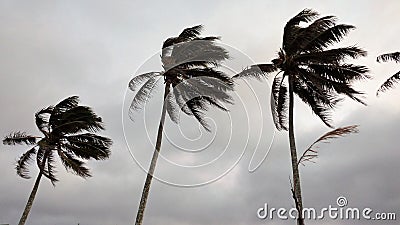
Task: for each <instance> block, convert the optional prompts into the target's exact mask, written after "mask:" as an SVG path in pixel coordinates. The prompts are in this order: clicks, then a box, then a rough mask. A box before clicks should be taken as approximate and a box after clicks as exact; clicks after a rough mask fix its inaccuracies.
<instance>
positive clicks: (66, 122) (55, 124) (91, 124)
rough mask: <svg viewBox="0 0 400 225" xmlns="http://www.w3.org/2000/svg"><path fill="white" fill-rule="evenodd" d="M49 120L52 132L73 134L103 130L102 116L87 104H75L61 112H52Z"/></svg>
mask: <svg viewBox="0 0 400 225" xmlns="http://www.w3.org/2000/svg"><path fill="white" fill-rule="evenodd" d="M51 122H52V124H51V125H52V128H53V133H60V134H74V133H77V132H81V131H89V132H97V131H100V130H104V125H103V121H102V118H101V117H99V116H97V115H96V113H95V112H94V111H93V110H92V109H91V108H90V107H88V106H76V107H73V108H71V109H68V110H67V111H65V112H63V113H60V114H57V115H54V114H53V115H52V121H51Z"/></svg>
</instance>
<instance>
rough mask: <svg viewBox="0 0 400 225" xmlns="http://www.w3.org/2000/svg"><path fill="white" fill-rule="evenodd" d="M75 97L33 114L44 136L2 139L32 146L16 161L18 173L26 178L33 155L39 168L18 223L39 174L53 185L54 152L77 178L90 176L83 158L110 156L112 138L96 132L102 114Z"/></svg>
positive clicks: (28, 205)
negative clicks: (83, 104)
mask: <svg viewBox="0 0 400 225" xmlns="http://www.w3.org/2000/svg"><path fill="white" fill-rule="evenodd" d="M78 102H79V98H78V96H72V97H68V98H66V99H64V100H62V101H61V102H60V103H58V104H57V105H55V106H49V107H47V108H44V109H42V110H40V111H39V112H37V113H36V114H35V120H36V126H37V128H38V129H39V130H40V132H41V133H42V134H43V136H33V135H28V134H26V133H25V132H20V131H17V132H13V133H10V134H9V135H7V136H6V137H5V138H4V139H3V144H5V145H16V144H26V145H29V146H31V147H30V149H29V150H28V151H26V152H25V153H24V154H23V155H22V156H21V157H20V158H19V160H18V161H17V163H16V167H15V168H16V170H17V174H18V175H19V176H20V177H22V178H26V179H29V178H30V176H29V168H28V166H29V163H30V161H31V160H33V158H34V157H35V155H36V164H37V166H38V167H39V174H38V175H37V178H36V181H35V184H34V186H33V189H32V192H31V194H30V196H29V199H28V202H27V203H26V206H25V209H24V212H23V214H22V216H21V219H20V221H19V223H18V224H19V225H23V224H25V221H26V219H27V218H28V214H29V211H30V210H31V208H32V205H33V201H34V199H35V196H36V193H37V191H38V188H39V183H40V180H41V178H42V176H45V177H46V178H48V179H49V180H50V182H51V183H52V184H53V185H55V183H56V182H57V181H58V179H57V177H56V171H55V164H56V161H55V157H56V154H57V155H58V156H59V157H60V159H61V162H62V164H63V165H64V167H65V168H66V170H67V171H70V172H72V173H74V174H76V175H78V176H80V177H83V178H87V177H90V176H91V173H90V171H89V169H88V168H87V167H86V166H85V162H84V161H83V160H89V159H95V160H104V159H107V158H108V157H109V156H110V147H111V144H112V141H111V139H109V138H106V137H102V136H99V135H96V134H95V133H96V132H98V131H100V130H104V125H103V122H102V119H101V117H99V116H97V115H96V114H95V113H94V112H93V111H92V109H91V108H89V107H87V106H79V105H78Z"/></svg>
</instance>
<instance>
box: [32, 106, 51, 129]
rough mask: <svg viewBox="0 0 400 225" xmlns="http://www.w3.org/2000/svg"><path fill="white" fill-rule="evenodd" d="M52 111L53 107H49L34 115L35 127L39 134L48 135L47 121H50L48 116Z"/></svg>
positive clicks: (48, 125)
mask: <svg viewBox="0 0 400 225" xmlns="http://www.w3.org/2000/svg"><path fill="white" fill-rule="evenodd" d="M53 110H54V107H53V106H49V107H47V108H44V109H41V110H40V111H39V112H37V113H35V123H36V126H37V128H38V129H39V130H40V132H42V133H43V134H44V135H47V134H48V133H50V124H49V119H50V114H51V113H52V112H53Z"/></svg>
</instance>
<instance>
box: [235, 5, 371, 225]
mask: <svg viewBox="0 0 400 225" xmlns="http://www.w3.org/2000/svg"><path fill="white" fill-rule="evenodd" d="M354 28H355V27H354V26H352V25H346V24H336V18H335V17H334V16H324V17H319V14H318V13H317V12H315V11H313V10H311V9H304V10H303V11H301V12H300V13H299V14H297V15H296V16H294V17H293V18H291V19H290V20H289V21H288V22H287V23H286V25H285V28H284V33H283V42H282V47H281V49H280V50H279V52H278V56H277V58H275V59H273V60H272V62H271V63H265V64H258V65H252V66H250V67H249V68H246V69H244V70H243V71H242V72H241V73H239V74H238V75H236V76H235V77H236V78H243V77H255V78H258V79H260V78H261V77H262V76H267V75H269V74H271V73H273V72H278V71H279V72H278V73H277V74H276V75H275V77H274V81H273V84H272V90H271V110H272V115H273V119H274V123H275V126H276V128H277V129H278V130H282V129H283V130H289V144H290V154H291V161H292V172H293V181H294V190H295V195H296V199H297V202H298V207H299V209H300V210H302V209H303V204H302V195H301V188H300V176H299V171H298V167H297V152H296V143H295V135H294V126H293V108H294V94H296V95H297V96H298V97H299V98H300V99H301V100H302V101H303V102H304V103H306V104H307V105H308V106H309V107H310V108H311V109H312V111H313V112H314V113H315V114H316V115H317V116H318V117H319V118H320V119H321V120H322V121H323V122H324V123H325V124H326V125H327V126H329V127H332V125H331V120H330V111H331V110H332V109H333V108H334V107H335V105H336V104H337V103H338V102H339V101H340V100H341V98H339V96H340V95H346V96H348V97H350V98H351V99H353V100H355V101H357V102H360V103H363V101H362V100H361V99H360V98H359V97H358V96H359V95H361V94H362V93H361V92H359V91H356V90H354V89H353V88H352V86H351V82H353V81H355V80H362V79H366V78H369V77H368V75H366V73H367V72H368V69H367V68H366V67H364V66H359V65H354V64H350V63H344V61H345V60H346V59H348V58H353V59H355V58H357V57H359V56H366V52H365V51H364V50H362V49H360V48H358V47H356V46H349V47H342V48H329V47H330V46H331V45H333V44H335V43H337V42H340V41H341V40H342V38H343V37H344V36H345V35H346V34H347V33H348V32H349V31H350V30H352V29H354ZM363 104H365V103H363ZM298 223H299V224H304V221H303V219H302V218H301V214H300V217H299V219H298Z"/></svg>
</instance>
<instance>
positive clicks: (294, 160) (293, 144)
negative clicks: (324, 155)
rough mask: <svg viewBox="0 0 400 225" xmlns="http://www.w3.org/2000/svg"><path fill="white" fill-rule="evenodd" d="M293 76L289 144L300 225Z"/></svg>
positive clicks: (290, 99)
mask: <svg viewBox="0 0 400 225" xmlns="http://www.w3.org/2000/svg"><path fill="white" fill-rule="evenodd" d="M292 79H293V78H292V76H289V144H290V155H291V158H292V172H293V183H294V194H295V198H296V199H295V203H296V208H297V209H298V211H299V217H298V219H297V224H298V225H304V219H303V216H302V212H303V201H302V197H301V188H300V174H299V168H298V165H297V151H296V141H295V137H294V126H293V106H294V98H293V80H292Z"/></svg>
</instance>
